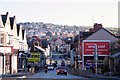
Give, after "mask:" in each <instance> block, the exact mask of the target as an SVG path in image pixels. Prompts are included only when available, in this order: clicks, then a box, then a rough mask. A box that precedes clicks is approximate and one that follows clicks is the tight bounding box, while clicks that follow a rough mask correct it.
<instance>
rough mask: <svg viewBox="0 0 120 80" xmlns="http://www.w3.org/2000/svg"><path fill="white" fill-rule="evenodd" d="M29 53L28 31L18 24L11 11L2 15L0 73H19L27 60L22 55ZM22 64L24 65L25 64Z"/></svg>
mask: <svg viewBox="0 0 120 80" xmlns="http://www.w3.org/2000/svg"><path fill="white" fill-rule="evenodd" d="M25 53H28V45H27V40H26V31H25V30H23V29H22V26H21V25H17V23H16V17H15V16H14V17H10V16H9V13H8V12H7V13H6V14H1V15H0V75H1V74H12V73H17V72H18V68H24V67H20V65H21V64H22V63H24V64H25V61H21V55H22V54H23V55H25ZM24 64H22V65H24Z"/></svg>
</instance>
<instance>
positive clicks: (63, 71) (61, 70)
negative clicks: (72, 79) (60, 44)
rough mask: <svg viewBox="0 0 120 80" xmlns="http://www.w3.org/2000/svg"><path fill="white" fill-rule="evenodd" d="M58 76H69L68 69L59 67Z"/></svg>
mask: <svg viewBox="0 0 120 80" xmlns="http://www.w3.org/2000/svg"><path fill="white" fill-rule="evenodd" d="M58 74H65V75H67V69H66V67H63V66H59V67H58V68H57V75H58Z"/></svg>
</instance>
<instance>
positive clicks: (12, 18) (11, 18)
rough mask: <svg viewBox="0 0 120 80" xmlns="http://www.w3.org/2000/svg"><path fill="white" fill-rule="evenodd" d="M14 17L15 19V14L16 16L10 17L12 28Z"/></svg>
mask: <svg viewBox="0 0 120 80" xmlns="http://www.w3.org/2000/svg"><path fill="white" fill-rule="evenodd" d="M14 19H15V16H14V17H10V26H11V30H12V29H13V25H14Z"/></svg>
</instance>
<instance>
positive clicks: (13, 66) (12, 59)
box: [0, 46, 17, 75]
mask: <svg viewBox="0 0 120 80" xmlns="http://www.w3.org/2000/svg"><path fill="white" fill-rule="evenodd" d="M15 52H16V53H15ZM14 72H17V51H15V50H14V49H13V47H11V46H1V47H0V75H1V74H11V73H14Z"/></svg>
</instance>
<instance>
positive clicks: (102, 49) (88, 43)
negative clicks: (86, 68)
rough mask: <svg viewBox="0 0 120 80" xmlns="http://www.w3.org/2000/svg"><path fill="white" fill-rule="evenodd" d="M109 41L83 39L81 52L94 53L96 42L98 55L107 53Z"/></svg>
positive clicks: (85, 53)
mask: <svg viewBox="0 0 120 80" xmlns="http://www.w3.org/2000/svg"><path fill="white" fill-rule="evenodd" d="M109 43H110V41H109V40H85V41H83V54H84V55H94V53H95V46H94V44H97V53H98V55H109Z"/></svg>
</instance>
